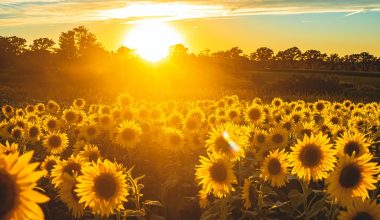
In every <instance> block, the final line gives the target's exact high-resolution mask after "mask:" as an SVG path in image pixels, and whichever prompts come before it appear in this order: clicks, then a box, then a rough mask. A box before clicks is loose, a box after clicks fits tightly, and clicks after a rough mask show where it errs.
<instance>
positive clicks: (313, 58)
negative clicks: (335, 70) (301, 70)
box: [302, 50, 327, 69]
mask: <svg viewBox="0 0 380 220" xmlns="http://www.w3.org/2000/svg"><path fill="white" fill-rule="evenodd" d="M326 57H327V55H326V54H322V53H321V52H320V51H319V50H307V51H305V53H303V54H302V58H303V60H304V61H305V62H306V65H307V67H308V68H310V69H315V68H316V67H317V68H318V67H320V65H321V64H322V63H323V61H324V59H325V58H326Z"/></svg>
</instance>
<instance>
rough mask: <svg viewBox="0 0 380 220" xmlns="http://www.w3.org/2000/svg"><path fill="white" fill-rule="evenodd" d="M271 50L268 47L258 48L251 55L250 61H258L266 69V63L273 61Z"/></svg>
mask: <svg viewBox="0 0 380 220" xmlns="http://www.w3.org/2000/svg"><path fill="white" fill-rule="evenodd" d="M273 54H274V53H273V50H272V49H270V48H268V47H260V48H258V49H257V50H256V51H255V52H253V53H251V56H250V58H251V60H254V61H258V62H260V64H261V65H262V66H263V67H264V68H267V65H268V62H269V61H271V60H272V59H273Z"/></svg>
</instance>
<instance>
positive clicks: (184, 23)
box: [0, 0, 380, 56]
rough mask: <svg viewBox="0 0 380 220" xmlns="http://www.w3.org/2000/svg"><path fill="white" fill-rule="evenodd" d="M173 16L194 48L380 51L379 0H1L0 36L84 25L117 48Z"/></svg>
mask: <svg viewBox="0 0 380 220" xmlns="http://www.w3.org/2000/svg"><path fill="white" fill-rule="evenodd" d="M146 20H160V21H162V22H167V23H169V24H170V25H171V26H172V27H173V28H175V29H176V30H177V31H178V32H179V33H180V34H181V35H182V36H183V39H184V44H185V45H186V46H187V47H188V48H189V49H190V51H192V52H199V51H201V50H204V49H206V48H208V49H210V50H211V51H217V50H227V49H229V48H232V47H234V46H239V47H240V48H242V49H243V51H244V52H245V53H247V54H249V53H251V52H253V51H254V50H255V49H256V48H258V47H261V46H266V47H270V48H272V49H273V50H274V51H279V50H284V49H287V48H289V47H292V46H298V47H299V48H300V49H301V50H302V51H305V50H307V49H318V50H320V51H322V52H325V53H328V54H329V53H339V54H340V55H345V54H351V53H359V52H362V51H367V52H370V53H372V54H374V55H376V56H380V0H287V1H286V0H254V1H252V0H224V1H223V0H208V1H203V0H194V1H190V0H183V1H168V0H159V1H140V0H133V1H131V0H130V1H128V0H123V1H121V0H106V1H105V0H104V1H100V0H0V36H13V35H16V36H19V37H23V38H25V39H27V40H28V41H29V42H31V41H32V40H33V39H36V38H39V37H49V38H52V39H54V40H55V41H57V40H58V37H59V34H60V33H61V32H63V31H67V30H69V29H72V28H74V27H77V26H79V25H84V26H86V27H88V28H89V29H90V31H91V32H93V33H95V34H96V36H97V38H98V40H99V41H100V42H101V43H102V44H103V45H104V46H105V48H107V49H109V50H116V49H117V48H118V47H120V46H122V45H123V42H125V38H126V35H127V34H128V32H129V31H130V30H131V29H133V27H134V26H136V25H138V24H139V23H140V22H142V21H146Z"/></svg>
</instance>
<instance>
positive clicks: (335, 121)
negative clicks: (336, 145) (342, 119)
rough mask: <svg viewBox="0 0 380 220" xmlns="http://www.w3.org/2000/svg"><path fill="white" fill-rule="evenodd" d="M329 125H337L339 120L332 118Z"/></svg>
mask: <svg viewBox="0 0 380 220" xmlns="http://www.w3.org/2000/svg"><path fill="white" fill-rule="evenodd" d="M330 121H331V123H333V124H334V125H336V124H338V123H339V119H338V118H337V117H333V118H331V120H330Z"/></svg>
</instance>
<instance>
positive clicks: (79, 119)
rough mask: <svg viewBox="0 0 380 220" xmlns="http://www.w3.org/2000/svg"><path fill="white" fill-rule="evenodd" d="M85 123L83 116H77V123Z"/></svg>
mask: <svg viewBox="0 0 380 220" xmlns="http://www.w3.org/2000/svg"><path fill="white" fill-rule="evenodd" d="M82 121H83V115H81V114H77V122H82Z"/></svg>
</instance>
